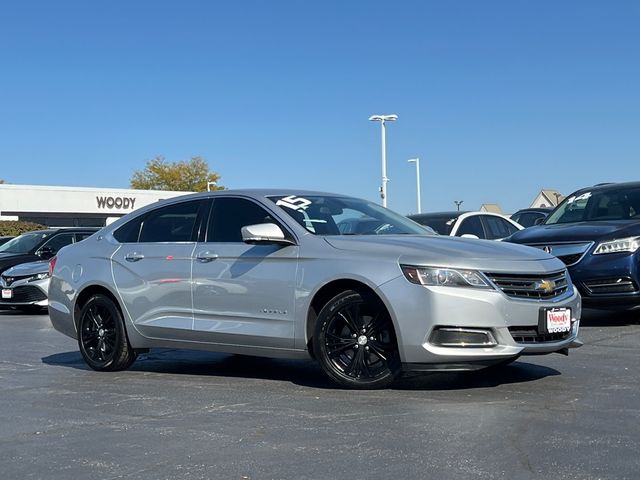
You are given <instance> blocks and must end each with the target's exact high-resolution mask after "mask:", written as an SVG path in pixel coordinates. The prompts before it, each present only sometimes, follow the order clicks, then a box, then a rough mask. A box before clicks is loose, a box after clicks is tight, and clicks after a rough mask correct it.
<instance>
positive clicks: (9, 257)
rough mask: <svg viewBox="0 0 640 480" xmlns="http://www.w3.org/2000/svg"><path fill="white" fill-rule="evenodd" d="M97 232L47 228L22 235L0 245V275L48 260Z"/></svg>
mask: <svg viewBox="0 0 640 480" xmlns="http://www.w3.org/2000/svg"><path fill="white" fill-rule="evenodd" d="M98 230H99V229H98V228H93V227H86V228H85V227H78V228H75V227H74V228H48V229H46V230H35V231H32V232H27V233H23V234H22V235H19V236H17V237H15V238H13V239H11V240H9V241H8V242H7V243H5V244H4V245H0V273H2V272H4V271H5V270H6V269H7V268H9V267H13V266H14V265H19V264H20V263H27V262H34V261H37V260H48V259H50V258H51V257H53V256H54V255H55V254H56V253H57V252H58V250H60V249H61V248H62V247H64V246H65V245H69V244H71V243H74V242H79V241H81V240H83V239H85V238H87V237H88V236H90V235H93V234H94V233H95V232H97V231H98ZM2 298H4V296H3V297H2Z"/></svg>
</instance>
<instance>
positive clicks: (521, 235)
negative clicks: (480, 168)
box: [507, 182, 640, 310]
mask: <svg viewBox="0 0 640 480" xmlns="http://www.w3.org/2000/svg"><path fill="white" fill-rule="evenodd" d="M507 241H510V242H514V243H522V244H525V245H530V246H532V247H537V248H542V249H544V250H545V251H546V252H548V253H551V254H552V255H555V256H556V257H558V258H559V259H560V260H562V261H563V262H564V263H565V264H566V265H567V267H568V270H569V273H570V274H571V279H572V280H573V283H574V284H575V285H576V286H577V287H578V290H579V291H580V293H581V295H582V299H583V303H584V305H585V306H587V307H592V308H610V309H614V310H626V309H635V308H640V182H629V183H610V184H600V185H596V186H593V187H588V188H583V189H582V190H578V191H577V192H574V193H572V194H571V195H569V196H568V197H567V198H566V199H565V200H564V201H563V202H562V203H561V204H560V205H558V207H557V208H556V209H555V210H554V211H553V212H551V213H550V214H549V216H548V217H547V218H546V219H545V221H544V222H542V224H540V225H537V226H534V227H530V228H527V229H525V230H521V231H519V232H516V233H514V234H513V235H512V236H511V237H509V238H508V239H507Z"/></svg>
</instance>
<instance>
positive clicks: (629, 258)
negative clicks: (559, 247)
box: [569, 252, 640, 310]
mask: <svg viewBox="0 0 640 480" xmlns="http://www.w3.org/2000/svg"><path fill="white" fill-rule="evenodd" d="M569 274H570V275H571V279H572V280H573V282H574V284H575V285H576V287H577V288H578V290H579V291H580V294H581V295H582V300H583V303H584V306H585V307H590V308H598V309H611V310H629V309H635V308H640V254H639V253H638V252H636V253H635V254H629V253H609V254H604V255H592V254H591V253H590V252H589V253H588V254H587V255H586V256H585V257H584V258H583V259H582V260H581V261H580V262H579V263H577V264H576V265H573V266H571V267H569Z"/></svg>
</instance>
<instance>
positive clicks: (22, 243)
mask: <svg viewBox="0 0 640 480" xmlns="http://www.w3.org/2000/svg"><path fill="white" fill-rule="evenodd" d="M49 236H51V234H50V233H42V232H39V233H36V232H32V233H23V234H22V235H20V236H19V237H16V238H12V239H11V240H9V241H8V242H7V243H5V244H4V245H0V253H2V252H6V253H31V252H33V251H34V250H35V249H36V248H38V246H39V245H40V244H41V243H42V242H43V241H44V240H45V239H46V238H48V237H49Z"/></svg>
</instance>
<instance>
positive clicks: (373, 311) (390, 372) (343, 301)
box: [313, 291, 400, 389]
mask: <svg viewBox="0 0 640 480" xmlns="http://www.w3.org/2000/svg"><path fill="white" fill-rule="evenodd" d="M313 349H314V352H316V355H317V358H318V361H319V362H320V366H321V367H322V369H323V370H324V372H325V373H326V374H327V375H328V376H329V377H330V378H331V379H332V380H334V381H335V382H337V383H339V384H340V385H342V386H345V387H348V388H356V389H374V388H384V387H387V386H389V385H390V384H391V383H392V382H393V380H394V379H395V377H396V375H397V373H398V371H399V366H400V360H399V355H398V346H397V342H396V336H395V332H394V329H393V323H392V321H391V317H390V316H389V313H388V312H387V309H386V308H385V306H384V305H383V303H382V302H381V301H380V299H378V298H377V297H375V296H374V295H370V294H361V293H358V292H355V291H346V292H343V293H340V294H339V295H337V296H335V297H334V298H332V299H331V300H330V301H329V302H328V303H327V304H326V305H325V306H324V308H323V309H322V310H321V311H320V314H319V315H318V321H317V322H316V326H315V332H314V336H313Z"/></svg>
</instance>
